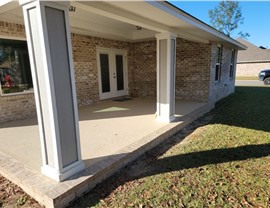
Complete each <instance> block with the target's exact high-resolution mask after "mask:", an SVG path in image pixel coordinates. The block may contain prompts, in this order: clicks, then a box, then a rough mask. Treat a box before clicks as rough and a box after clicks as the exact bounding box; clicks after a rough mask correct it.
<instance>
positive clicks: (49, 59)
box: [20, 0, 84, 181]
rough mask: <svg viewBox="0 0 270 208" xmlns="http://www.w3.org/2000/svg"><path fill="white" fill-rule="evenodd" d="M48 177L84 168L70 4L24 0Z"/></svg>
mask: <svg viewBox="0 0 270 208" xmlns="http://www.w3.org/2000/svg"><path fill="white" fill-rule="evenodd" d="M20 4H21V5H23V13H24V20H25V30H26V36H27V44H28V51H29V56H30V63H31V72H32V77H33V83H34V90H35V99H36V106H37V114H38V122H39V131H40V139H41V149H42V162H43V166H42V168H41V171H42V173H43V174H44V175H46V176H48V177H50V178H52V179H54V180H57V181H62V180H64V179H66V178H68V177H69V176H71V175H73V174H75V173H77V172H79V171H81V170H82V169H83V168H84V163H83V162H82V160H81V150H80V136H79V127H78V110H77V98H76V92H75V80H74V70H73V58H72V50H71V38H70V30H69V19H68V6H69V4H68V3H67V2H58V3H57V2H52V1H50V2H48V1H41V0H34V1H24V0H21V1H20Z"/></svg>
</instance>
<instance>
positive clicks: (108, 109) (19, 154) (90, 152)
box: [0, 98, 214, 207]
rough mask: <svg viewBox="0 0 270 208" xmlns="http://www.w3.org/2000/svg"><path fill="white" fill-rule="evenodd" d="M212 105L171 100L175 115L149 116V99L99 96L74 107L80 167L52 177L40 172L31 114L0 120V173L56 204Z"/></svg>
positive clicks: (39, 198)
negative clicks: (167, 118)
mask: <svg viewBox="0 0 270 208" xmlns="http://www.w3.org/2000/svg"><path fill="white" fill-rule="evenodd" d="M213 107H214V105H213V104H205V103H197V102H188V101H185V102H183V101H182V102H181V101H177V102H176V114H177V120H176V121H175V122H173V123H170V124H167V123H162V122H157V121H156V120H155V108H156V105H155V99H154V98H134V99H132V100H128V101H124V102H117V101H112V100H106V101H102V102H101V103H99V104H95V105H92V106H87V107H83V108H80V109H79V118H80V122H79V126H80V134H81V144H82V158H83V160H84V162H85V164H86V169H85V170H84V171H82V172H81V173H79V174H76V175H75V176H73V177H71V178H70V179H68V180H66V181H65V182H61V183H57V182H55V181H52V180H51V179H48V178H46V177H44V176H42V175H41V174H40V167H41V153H40V142H39V136H38V126H37V121H36V119H35V118H31V119H26V120H21V121H13V122H8V123H3V124H0V135H1V136H0V142H1V146H0V151H1V152H2V153H0V154H1V155H0V156H1V159H0V174H2V175H3V176H5V177H7V178H8V179H10V180H12V181H13V182H14V183H16V184H18V185H19V186H21V187H22V188H23V189H24V190H25V191H26V192H27V193H28V194H30V195H31V196H32V197H34V198H35V199H36V200H37V201H39V202H40V203H42V204H44V205H46V206H47V207H62V206H65V205H66V204H67V203H69V202H70V201H71V200H73V199H75V198H76V197H78V196H80V195H81V194H82V193H84V192H85V191H87V190H89V189H91V188H93V187H94V186H95V185H96V184H97V183H99V182H101V181H102V180H104V179H105V178H107V177H109V176H110V175H111V174H113V173H114V172H116V171H117V170H118V169H119V168H121V167H123V166H125V165H126V164H127V163H129V162H130V161H132V160H134V159H135V158H136V157H138V156H140V155H141V154H143V153H144V152H145V151H147V150H149V149H151V148H152V147H154V146H156V145H157V144H159V143H160V142H162V141H163V140H165V139H166V138H168V137H169V136H171V135H173V134H174V133H176V132H177V131H179V130H180V129H181V128H183V127H184V126H185V125H187V124H189V123H190V122H192V121H193V120H195V119H196V118H198V117H199V116H201V115H202V114H204V113H206V112H207V111H209V110H210V109H212V108H213Z"/></svg>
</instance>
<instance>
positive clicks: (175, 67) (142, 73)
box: [0, 0, 246, 181]
mask: <svg viewBox="0 0 270 208" xmlns="http://www.w3.org/2000/svg"><path fill="white" fill-rule="evenodd" d="M5 2H6V3H1V7H0V20H1V22H0V58H1V62H0V67H7V68H10V70H11V71H13V72H12V73H11V72H10V80H11V82H10V80H9V83H12V81H13V80H12V79H13V78H15V76H16V77H17V78H16V79H17V80H19V81H18V84H16V85H15V84H9V83H7V84H6V82H5V81H3V85H2V95H1V96H0V106H1V111H0V122H6V121H10V120H15V119H23V118H27V117H29V116H33V115H34V114H35V112H36V108H37V115H38V120H39V124H40V135H41V140H42V141H41V143H42V154H43V167H42V173H43V174H45V175H47V176H48V177H51V178H53V179H55V180H58V181H62V180H64V179H65V178H67V177H69V176H70V175H72V174H74V173H76V172H78V171H80V170H81V169H82V168H83V165H82V161H81V159H80V144H79V142H78V141H79V135H78V115H77V104H78V105H79V106H85V105H89V104H92V103H97V102H99V101H100V100H103V99H111V98H114V97H119V96H127V95H129V96H152V97H157V104H156V106H157V113H156V116H157V119H159V120H163V121H166V122H170V121H173V119H174V105H175V99H182V100H194V101H201V102H206V103H207V102H208V103H215V102H216V101H218V100H220V99H222V98H224V97H226V96H227V95H229V94H231V93H233V92H234V87H235V58H236V56H237V52H238V50H244V49H245V48H246V47H245V46H244V45H243V44H241V43H239V42H237V41H236V40H234V39H232V38H229V37H228V36H226V35H224V34H222V33H220V32H219V31H217V30H215V29H213V28H212V27H210V26H209V25H207V24H205V23H203V22H201V21H200V20H198V19H196V18H194V17H192V16H190V15H189V14H187V13H185V12H184V11H182V10H180V9H178V8H176V7H174V6H172V5H171V4H169V3H168V2H159V1H157V2H155V1H148V2H140V1H138V2H122V1H118V2H90V1H89V2H88V1H81V2H76V1H72V2H70V4H71V5H72V6H73V8H71V7H70V5H69V4H68V2H52V1H51V2H46V1H37V0H35V1H24V0H21V1H20V5H19V4H18V2H16V1H5ZM74 7H75V9H74ZM22 8H23V10H24V13H23V12H22ZM74 10H75V11H74ZM26 40H27V45H28V48H27V46H26ZM28 53H29V58H30V64H29V61H28V58H26V57H27V56H28V55H27V54H28ZM29 65H31V70H30V67H29ZM30 71H31V73H32V77H33V81H32V79H29V77H31V76H29V74H30ZM12 74H14V77H12ZM3 76H4V75H3ZM5 78H6V79H9V77H8V76H6V75H5ZM32 83H33V85H32ZM75 83H76V85H75ZM7 85H12V86H7ZM33 90H34V93H33ZM34 97H35V99H34ZM35 100H36V101H35ZM70 144H73V145H70ZM63 150H66V151H63Z"/></svg>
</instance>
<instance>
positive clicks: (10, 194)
mask: <svg viewBox="0 0 270 208" xmlns="http://www.w3.org/2000/svg"><path fill="white" fill-rule="evenodd" d="M0 207H10V208H11V207H12V208H13V207H23V208H26V207H31V208H41V207H43V206H41V205H40V204H39V203H38V202H36V201H35V200H34V199H33V198H31V197H30V196H29V195H27V194H26V193H24V191H23V190H22V189H21V188H20V187H18V186H17V185H15V184H13V183H12V182H10V181H9V180H7V179H6V178H4V177H3V176H1V175H0Z"/></svg>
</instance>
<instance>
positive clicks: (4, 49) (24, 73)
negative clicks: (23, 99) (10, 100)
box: [0, 39, 33, 94]
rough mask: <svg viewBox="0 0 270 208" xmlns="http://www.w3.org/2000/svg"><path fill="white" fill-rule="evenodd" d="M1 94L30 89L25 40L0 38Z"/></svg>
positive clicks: (30, 81) (30, 82) (31, 84)
mask: <svg viewBox="0 0 270 208" xmlns="http://www.w3.org/2000/svg"><path fill="white" fill-rule="evenodd" d="M0 80H1V88H0V90H1V94H9V93H18V92H25V91H32V89H33V82H32V76H31V70H30V63H29V55H28V50H27V44H26V41H19V40H7V39H0Z"/></svg>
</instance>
